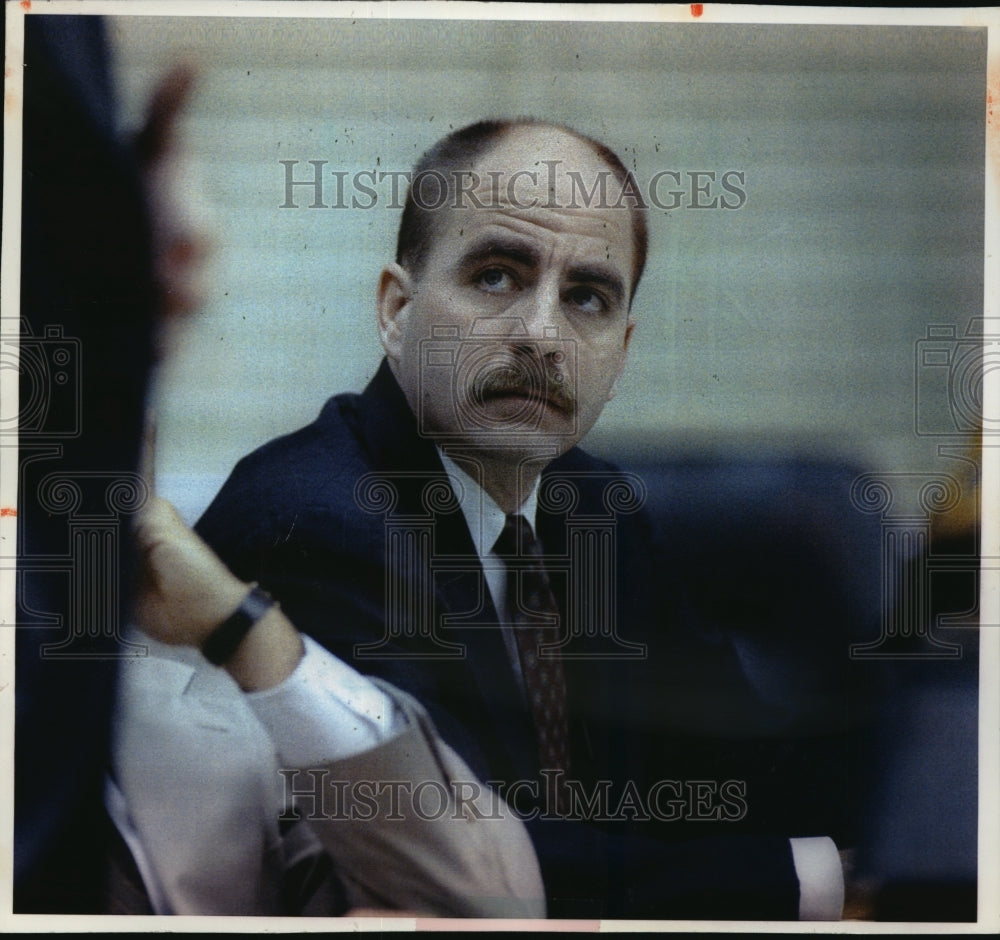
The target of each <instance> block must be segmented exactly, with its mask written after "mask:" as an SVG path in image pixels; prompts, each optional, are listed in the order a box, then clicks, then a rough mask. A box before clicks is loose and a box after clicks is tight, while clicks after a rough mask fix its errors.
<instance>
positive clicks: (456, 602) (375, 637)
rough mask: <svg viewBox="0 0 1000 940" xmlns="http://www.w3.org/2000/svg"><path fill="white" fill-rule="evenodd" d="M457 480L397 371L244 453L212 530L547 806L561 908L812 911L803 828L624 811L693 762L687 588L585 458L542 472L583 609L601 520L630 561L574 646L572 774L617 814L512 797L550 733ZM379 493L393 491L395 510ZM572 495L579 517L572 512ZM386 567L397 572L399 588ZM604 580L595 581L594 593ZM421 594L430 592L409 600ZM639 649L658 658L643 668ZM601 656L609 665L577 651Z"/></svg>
mask: <svg viewBox="0 0 1000 940" xmlns="http://www.w3.org/2000/svg"><path fill="white" fill-rule="evenodd" d="M446 479H447V478H446V477H445V475H444V472H443V469H442V466H441V463H440V460H439V458H438V456H437V452H436V450H435V447H434V445H433V443H432V442H431V441H430V440H429V439H427V438H426V437H423V436H422V435H421V434H420V433H419V432H418V428H417V424H416V419H415V418H414V416H413V414H412V412H411V411H410V409H409V407H408V405H407V403H406V400H405V398H404V396H403V394H402V392H401V390H400V389H399V387H398V385H397V384H396V382H395V380H394V378H393V377H392V375H391V372H390V371H389V369H388V367H387V365H386V364H385V363H383V365H382V367H381V369H380V371H379V373H378V374H377V376H376V377H375V379H374V380H373V381H372V383H371V385H369V387H368V388H367V390H366V391H365V392H364V393H363V394H362V395H360V396H358V395H340V396H337V397H336V398H333V399H331V400H330V401H329V402H327V404H326V406H325V407H324V409H323V411H322V413H321V415H320V417H319V418H318V420H317V421H316V422H315V423H313V424H312V425H309V426H308V427H306V428H304V429H302V430H300V431H298V432H296V433H294V434H291V435H289V436H287V437H283V438H280V439H278V440H275V441H272V442H271V443H269V444H267V445H266V446H264V447H263V448H261V449H260V450H258V451H257V452H255V453H254V454H251V455H250V456H248V457H247V458H245V459H244V460H242V461H241V462H240V464H239V465H238V466H237V467H236V469H235V470H234V472H233V474H232V476H231V478H230V479H229V481H228V482H227V483H226V485H225V486H224V487H223V489H222V491H221V492H220V494H219V495H218V497H217V498H216V500H215V501H214V502H213V504H212V505H211V506H210V507H209V509H208V511H207V512H206V514H205V516H204V517H203V518H202V520H201V521H200V522H199V524H198V530H199V531H200V533H201V535H202V536H203V537H204V538H205V539H206V540H207V541H208V542H209V544H211V545H212V546H213V547H214V548H215V549H216V550H217V551H218V552H219V553H220V555H221V556H222V558H223V559H224V560H225V562H226V563H227V564H228V565H229V566H230V567H231V568H232V569H233V571H235V572H236V573H237V574H238V575H239V576H240V577H242V578H245V579H247V580H257V581H259V582H260V583H261V584H262V585H263V586H264V587H265V588H267V589H268V590H270V591H272V592H273V593H274V594H275V595H276V596H277V597H278V598H279V599H280V601H281V604H282V607H283V609H284V610H285V611H286V613H287V614H288V615H289V617H290V618H291V620H292V622H294V623H295V624H296V625H297V626H298V627H299V628H300V629H302V630H304V631H305V632H307V633H309V634H311V635H312V636H314V637H315V638H316V639H317V640H319V641H320V642H321V643H323V644H325V645H326V646H327V647H328V648H329V649H331V650H332V651H333V652H334V653H336V654H337V655H339V656H341V657H343V658H345V659H346V660H347V661H349V662H352V663H353V664H354V665H355V666H356V667H357V668H359V669H360V670H362V671H365V672H368V673H370V674H374V675H377V676H380V677H382V678H385V679H387V680H389V681H391V682H392V683H394V684H395V685H397V686H399V687H401V688H403V689H404V690H406V691H408V692H410V693H411V694H413V695H414V696H416V698H417V699H418V700H419V701H420V702H422V703H423V704H424V705H425V706H426V707H427V709H428V711H429V712H430V714H431V716H432V718H433V720H434V721H435V723H436V725H437V727H438V729H439V731H440V733H441V735H442V737H443V738H444V739H445V740H446V741H447V742H448V743H449V744H451V746H452V747H453V748H455V750H456V751H457V752H458V753H459V754H460V755H461V756H462V757H463V758H464V759H465V760H466V762H467V763H468V764H469V765H470V767H471V768H472V769H473V770H474V771H475V772H476V773H477V774H478V775H479V776H480V778H481V779H482V780H484V781H499V782H500V783H499V785H498V786H499V788H500V789H501V792H502V793H503V795H505V796H507V797H508V799H509V800H513V802H515V803H516V804H517V806H518V808H519V810H521V811H523V812H525V813H526V814H527V815H529V816H530V815H531V814H532V813H533V812H537V813H538V816H537V818H534V819H532V820H531V821H530V822H529V830H530V831H531V833H532V838H533V840H534V843H535V847H536V851H537V852H538V855H539V860H540V863H541V867H542V873H543V878H544V880H545V883H546V890H547V894H548V903H549V912H550V916H556V917H591V916H594V917H596V916H605V917H614V916H625V917H628V916H646V917H716V918H723V917H735V918H751V919H753V918H769V919H775V918H793V917H795V916H797V910H798V885H797V881H796V879H795V875H794V868H793V865H792V860H791V853H790V849H789V846H788V843H787V839H785V838H784V835H785V834H782V833H775V834H772V835H767V834H760V833H754V834H752V835H750V834H744V835H740V834H735V833H737V832H738V830H736V829H733V828H727V826H726V823H725V822H721V821H715V822H711V821H709V820H706V819H697V820H695V821H692V820H691V818H690V817H691V815H692V814H691V813H690V812H681V813H680V814H679V815H681V816H685V817H687V819H686V821H685V820H677V821H675V822H666V821H663V820H662V819H660V820H658V819H656V818H655V816H654V817H653V818H648V814H646V815H647V818H645V819H644V818H642V817H643V815H644V813H643V812H642V809H645V807H642V809H640V810H639V811H635V810H632V811H629V810H627V809H622V808H621V807H620V806H619V804H620V802H621V798H622V797H626V802H627V793H626V789H627V788H628V787H629V785H630V782H631V784H634V785H635V792H636V793H638V794H639V797H640V801H641V800H642V799H643V798H644V797H645V796H646V795H647V794H648V788H649V787H650V786H651V785H653V784H655V783H656V782H657V781H658V780H661V779H664V778H665V776H666V777H667V778H672V779H675V780H676V779H678V777H679V773H678V769H679V768H682V767H683V768H685V769H687V768H688V767H689V766H690V765H689V764H687V763H685V760H684V758H683V755H680V754H677V753H672V752H671V750H672V744H671V741H670V738H669V736H664V735H663V734H662V728H661V722H660V718H661V716H662V715H663V713H664V710H665V709H667V708H669V694H668V692H667V691H665V690H669V689H670V688H671V687H672V686H673V685H675V684H676V682H675V680H679V679H680V677H682V676H683V673H684V670H685V651H684V649H683V647H682V646H681V645H679V644H680V643H681V641H680V638H679V637H673V636H671V635H669V633H668V626H667V625H669V624H670V623H671V621H672V617H671V608H672V606H673V605H674V603H675V601H674V600H673V598H676V597H679V596H680V595H679V593H676V592H674V591H672V590H670V589H669V586H667V585H666V583H665V577H664V572H662V571H658V570H656V556H655V554H654V552H653V550H652V543H651V540H650V534H649V531H648V523H647V521H646V519H645V516H644V515H643V514H642V512H641V511H633V510H634V509H635V508H636V507H635V506H632V505H627V504H628V503H629V500H628V498H627V497H626V498H625V499H624V500H622V501H618V502H616V500H615V495H614V494H615V492H617V493H618V494H619V495H620V494H621V493H622V485H623V483H627V482H628V481H627V480H625V478H624V477H623V475H622V474H621V473H620V471H618V470H616V469H615V468H614V467H612V466H610V465H608V464H606V463H603V462H601V461H598V460H595V459H594V458H592V457H590V456H588V455H586V454H585V453H583V452H582V451H580V450H578V449H573V450H571V451H570V452H569V453H567V454H565V455H564V456H563V457H561V458H559V459H558V460H555V461H553V462H552V464H550V466H549V467H548V468H547V469H546V471H545V473H544V474H543V480H542V489H541V491H540V503H539V512H538V517H537V530H538V535H539V537H540V539H541V541H542V544H543V546H544V549H545V554H546V557H547V559H549V568H550V571H552V572H553V573H554V574H553V580H554V582H555V584H556V587H557V592H559V590H560V589H561V591H562V593H563V604H564V607H563V611H564V615H565V611H566V606H565V605H566V604H567V602H568V603H570V604H576V608H577V609H579V608H580V607H581V605H582V606H583V607H584V608H587V609H588V611H589V610H590V609H592V608H593V607H594V605H595V604H597V603H598V602H599V599H598V598H595V597H594V596H592V595H588V596H583V595H581V594H580V589H581V582H578V583H577V584H576V587H575V588H572V589H571V588H570V587H569V585H570V581H571V578H570V576H569V575H568V574H567V573H566V572H567V569H568V568H569V567H571V565H569V564H568V563H566V559H568V558H570V557H571V553H572V552H573V551H574V550H575V549H574V546H575V545H577V546H578V544H579V541H580V539H581V538H583V539H584V540H586V538H587V535H586V531H584V530H587V525H588V520H590V521H593V520H597V523H596V525H597V528H598V529H599V528H600V526H601V525H604V524H605V523H606V522H607V520H609V519H612V520H614V521H613V523H612V524H611V525H610V528H608V527H607V526H606V527H605V529H604V530H603V531H604V535H603V536H601V537H603V538H605V539H610V540H611V543H612V544H613V551H612V552H611V554H610V555H609V556H607V557H604V558H603V560H602V561H601V562H600V564H601V567H600V568H599V569H598V570H597V572H596V574H592V575H591V576H590V577H591V578H594V577H598V578H599V580H600V581H601V582H602V583H604V584H608V583H612V584H613V585H614V588H615V592H614V597H613V598H605V602H607V603H610V602H611V601H612V600H613V602H614V603H613V606H611V607H608V609H609V610H614V613H615V615H616V618H617V620H616V623H615V624H614V629H613V630H609V629H603V630H601V629H599V630H598V631H597V635H594V636H590V637H576V636H575V637H573V639H572V641H571V644H570V646H569V647H568V648H567V650H566V652H567V653H570V654H573V655H572V656H570V658H567V661H566V670H567V684H568V690H569V697H570V716H571V723H572V743H571V763H572V767H571V772H570V776H571V777H572V778H575V779H578V780H579V781H580V783H581V785H582V787H583V791H582V792H583V793H585V794H587V795H592V794H593V793H594V792H595V789H594V788H595V787H597V788H598V791H599V789H600V786H601V784H600V783H599V781H610V782H611V783H610V788H609V792H610V796H609V803H608V805H607V808H606V809H603V808H602V807H600V806H598V808H596V809H594V808H592V809H591V810H590V811H589V813H587V814H585V815H589V817H592V818H591V819H588V821H571V820H565V819H554V818H544V817H545V815H546V814H545V813H544V809H545V807H544V801H543V800H542V801H541V802H542V805H541V806H539V805H537V804H535V803H533V802H532V800H531V799H530V798H529V799H528V800H527V801H525V800H523V799H515V798H513V796H512V795H511V794H509V790H505V787H508V788H509V785H510V784H512V783H514V782H515V781H536V782H537V781H538V779H539V767H538V759H537V756H536V755H537V750H536V745H535V738H534V733H533V730H532V726H531V719H530V716H529V713H528V711H527V709H526V707H525V705H524V704H523V698H522V695H521V692H520V690H519V688H518V686H517V684H516V682H515V678H514V676H513V673H512V670H511V668H510V666H509V660H508V657H507V653H506V649H505V647H504V643H503V638H502V635H501V633H500V631H499V630H498V629H496V627H495V624H496V623H497V620H498V617H497V615H496V612H495V610H494V609H493V605H492V603H491V601H490V599H489V593H488V591H487V590H486V588H485V584H484V582H483V578H482V572H481V570H480V565H479V562H478V559H477V556H476V553H475V549H474V547H473V543H472V541H471V538H470V535H469V533H468V530H467V527H466V524H465V520H464V517H463V515H462V513H461V510H460V508H459V507H458V506H457V505H452V506H448V505H446V504H447V502H448V500H447V499H443V500H441V499H438V500H436V501H435V498H434V493H428V491H427V489H426V487H427V484H428V483H429V482H430V483H431V484H432V487H431V488H432V489H433V484H434V483H435V482H437V483H438V484H445V487H446ZM380 481H383V482H384V481H388V482H389V483H391V488H392V489H393V492H392V494H391V496H390V497H388V499H386V498H384V497H386V494H387V492H388V490H387V488H386V487H385V486H382V485H381V484H380ZM567 483H568V484H571V485H572V487H573V490H574V493H575V505H573V506H570V505H569V504H568V503H565V502H564V501H563V502H561V500H560V496H561V495H565V494H566V489H565V487H562V488H560V487H561V485H562V484H567ZM445 487H440V486H439V487H438V489H437V493H438V494H441V493H445V494H447V493H448V492H450V490H447V489H446V488H445ZM553 487H554V488H553ZM609 487H610V489H609ZM616 487H617V490H616ZM547 488H548V489H547ZM609 494H610V495H609ZM609 507H610V508H609ZM614 507H617V508H618V510H620V511H618V512H615V511H614ZM602 520H603V521H602ZM581 526H582V528H581ZM588 531H591V534H593V526H591V529H590V530H588ZM581 533H582V534H581ZM410 549H413V551H412V552H411V551H410ZM397 562H398V564H397ZM612 564H613V565H614V566H615V570H614V571H611V570H609V567H608V566H609V565H612ZM387 566H389V567H391V568H393V570H394V571H395V574H394V576H393V578H391V579H389V580H388V581H387V577H386V571H387ZM588 586H589V588H588ZM592 588H593V581H592V580H587V579H584V580H583V582H582V590H583V592H584V595H586V591H587V590H588V589H592ZM567 592H568V594H569V595H571V596H572V597H573V598H574V600H572V601H570V600H569V597H568V596H567ZM574 592H575V593H574ZM407 597H410V598H411V599H416V602H415V603H411V604H409V607H408V608H407V606H406V604H404V603H402V602H401V599H404V600H405V598H407ZM422 604H423V605H425V606H423V607H422V606H421V605H422ZM606 621H607V617H606V616H605V618H604V621H602V623H604V626H605V627H607V623H606ZM491 624H492V625H494V627H493V628H492V629H490V628H489V627H490V625H491ZM602 633H603V635H602ZM675 641H676V642H675ZM627 644H633V645H632V646H628V645H627ZM635 644H645V649H646V651H647V654H648V655H646V656H645V657H644V658H639V659H637V658H635V655H634V654H635V650H636V648H637V647H636V646H635ZM623 652H631V653H632V654H633V655H632V657H631V658H629V657H624V658H623V657H622V656H621V654H622V653H623ZM587 654H590V655H595V654H596V657H597V658H573V656H583V657H586V655H587ZM680 684H681V685H683V683H680ZM702 779H704V778H702ZM710 779H714V778H710ZM716 782H718V781H716ZM525 789H526V788H522V794H521V795H522V796H523V795H524V792H525ZM540 792H544V790H543V789H542V790H540ZM662 792H663V791H662V790H661V795H662ZM669 792H670V794H671V795H676V794H677V792H678V791H677V790H676V789H671V790H670V791H669ZM680 792H681V797H682V799H683V798H684V796H685V795H687V796H689V795H690V794H689V793H688V794H685V793H684V792H683V791H680ZM666 802H667V800H666V799H663V800H662V804H661V809H663V808H664V807H665V804H666ZM616 810H618V811H617V812H616ZM694 815H695V816H698V815H699V813H697V812H696V813H695V814H694ZM700 815H701V816H704V815H706V814H704V813H701V814H700ZM601 817H604V818H601ZM608 817H610V818H608ZM705 835H711V836H712V838H707V839H706V838H703V836H705ZM699 836H701V837H702V838H696V837H699Z"/></svg>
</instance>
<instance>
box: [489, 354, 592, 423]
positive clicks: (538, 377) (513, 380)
mask: <svg viewBox="0 0 1000 940" xmlns="http://www.w3.org/2000/svg"><path fill="white" fill-rule="evenodd" d="M471 391H472V399H473V401H474V402H476V404H479V405H482V404H483V403H484V402H486V400H487V399H490V398H496V397H497V396H499V395H524V396H526V397H527V398H529V399H531V400H534V401H537V402H539V403H542V402H547V403H549V404H551V405H554V406H555V407H557V408H560V409H562V410H563V411H570V412H571V411H573V410H574V409H575V408H576V396H575V395H574V393H573V389H572V388H571V383H570V382H569V377H568V376H567V374H566V373H565V372H564V371H563V370H562V369H560V368H559V366H558V365H556V364H555V363H553V362H551V361H550V360H548V359H543V358H542V357H535V356H518V357H517V358H515V359H513V360H510V361H507V362H503V363H498V364H497V365H495V366H493V367H491V368H487V369H484V370H482V371H480V372H479V374H477V375H476V376H475V378H474V380H473V382H472V390H471Z"/></svg>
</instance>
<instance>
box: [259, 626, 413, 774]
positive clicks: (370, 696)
mask: <svg viewBox="0 0 1000 940" xmlns="http://www.w3.org/2000/svg"><path fill="white" fill-rule="evenodd" d="M302 642H303V645H304V647H305V654H304V655H303V657H302V659H301V660H300V661H299V664H298V666H296V667H295V671H294V672H293V673H292V674H291V675H290V676H289V677H288V678H287V679H285V681H284V682H282V683H280V684H279V685H277V686H275V687H274V688H271V689H265V690H263V691H261V692H250V693H248V694H247V696H246V698H247V701H248V702H249V704H250V707H251V708H252V709H253V710H254V713H255V714H256V715H257V717H258V719H260V721H261V723H262V724H263V725H264V727H265V728H267V731H268V733H269V734H270V736H271V740H272V741H273V742H274V746H275V748H276V750H277V751H278V754H279V755H280V756H281V758H282V760H284V761H287V762H288V763H290V764H291V765H293V766H296V767H308V766H311V765H317V764H327V763H330V762H331V761H335V760H343V759H344V758H347V757H353V756H354V755H356V754H360V753H362V752H363V751H368V750H371V749H372V748H374V747H377V746H378V745H380V744H382V743H384V742H385V741H388V740H390V739H391V738H393V737H395V736H396V735H397V734H399V733H400V732H402V731H403V730H404V729H405V727H406V718H405V717H404V716H403V714H402V712H401V711H399V710H398V709H397V708H396V706H395V704H394V703H393V701H392V698H391V697H390V696H389V695H388V694H386V692H384V691H383V690H382V689H381V688H379V687H378V686H376V685H375V684H374V683H373V682H370V681H369V680H368V679H366V678H365V677H364V676H362V675H361V674H360V673H359V672H357V671H356V670H354V669H352V668H351V667H350V666H348V665H347V663H345V662H343V661H342V660H340V659H338V658H337V657H336V656H334V655H333V654H332V653H331V652H329V650H327V649H324V648H323V647H322V646H320V645H319V644H318V643H317V642H316V641H315V640H313V639H312V638H311V637H308V636H304V635H303V637H302Z"/></svg>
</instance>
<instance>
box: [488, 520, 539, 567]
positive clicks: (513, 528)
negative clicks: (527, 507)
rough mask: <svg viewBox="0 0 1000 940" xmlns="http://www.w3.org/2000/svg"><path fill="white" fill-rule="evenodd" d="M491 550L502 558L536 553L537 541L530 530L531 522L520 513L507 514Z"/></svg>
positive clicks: (520, 556) (521, 556)
mask: <svg viewBox="0 0 1000 940" xmlns="http://www.w3.org/2000/svg"><path fill="white" fill-rule="evenodd" d="M493 551H495V552H496V553H497V554H498V555H499V556H500V557H501V558H504V559H506V558H523V557H525V556H527V557H531V556H535V555H537V554H538V541H537V539H536V538H535V533H534V532H532V531H531V523H530V522H528V520H527V519H525V518H524V516H522V515H520V514H517V515H509V516H507V521H506V522H505V523H504V527H503V531H502V532H501V533H500V534H499V535H498V536H497V540H496V543H495V544H494V545H493Z"/></svg>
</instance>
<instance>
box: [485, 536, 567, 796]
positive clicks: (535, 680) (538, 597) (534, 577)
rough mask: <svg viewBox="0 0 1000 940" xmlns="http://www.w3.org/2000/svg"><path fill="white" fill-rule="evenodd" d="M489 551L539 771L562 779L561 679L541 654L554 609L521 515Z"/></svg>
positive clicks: (555, 623) (555, 656)
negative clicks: (499, 562) (503, 579)
mask: <svg viewBox="0 0 1000 940" xmlns="http://www.w3.org/2000/svg"><path fill="white" fill-rule="evenodd" d="M493 550H494V551H495V552H496V553H497V555H499V556H500V557H501V558H502V559H503V560H504V563H505V564H506V566H507V622H508V623H509V625H510V627H511V628H512V629H513V631H514V638H515V640H516V642H517V650H518V654H519V655H520V658H521V672H522V674H523V676H524V684H525V688H526V690H527V693H528V702H529V704H530V707H531V714H532V717H533V718H534V722H535V733H536V735H537V739H538V754H539V757H540V759H541V767H542V769H543V770H561V771H563V772H564V774H568V773H569V721H568V717H567V710H566V675H565V672H564V671H563V664H562V659H561V658H560V656H559V651H558V650H551V649H550V650H542V646H543V645H544V644H552V643H554V642H555V641H556V640H558V639H559V637H560V635H561V631H560V630H559V607H558V606H557V604H556V599H555V595H554V594H553V593H552V586H551V584H550V583H549V577H548V574H547V573H546V571H545V565H544V563H543V561H542V548H541V545H540V544H539V542H538V540H537V539H536V538H535V534H534V533H533V532H532V531H531V524H530V523H529V522H528V520H527V519H525V518H524V516H508V517H507V522H506V524H505V525H504V528H503V532H501V533H500V537H499V538H498V539H497V541H496V544H495V545H494V547H493ZM564 779H565V778H560V781H559V782H560V783H561V782H562V780H564ZM561 790H562V787H561V786H557V792H559V796H558V797H557V799H558V802H559V804H562V802H563V800H562V795H561ZM557 811H558V810H557Z"/></svg>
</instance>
